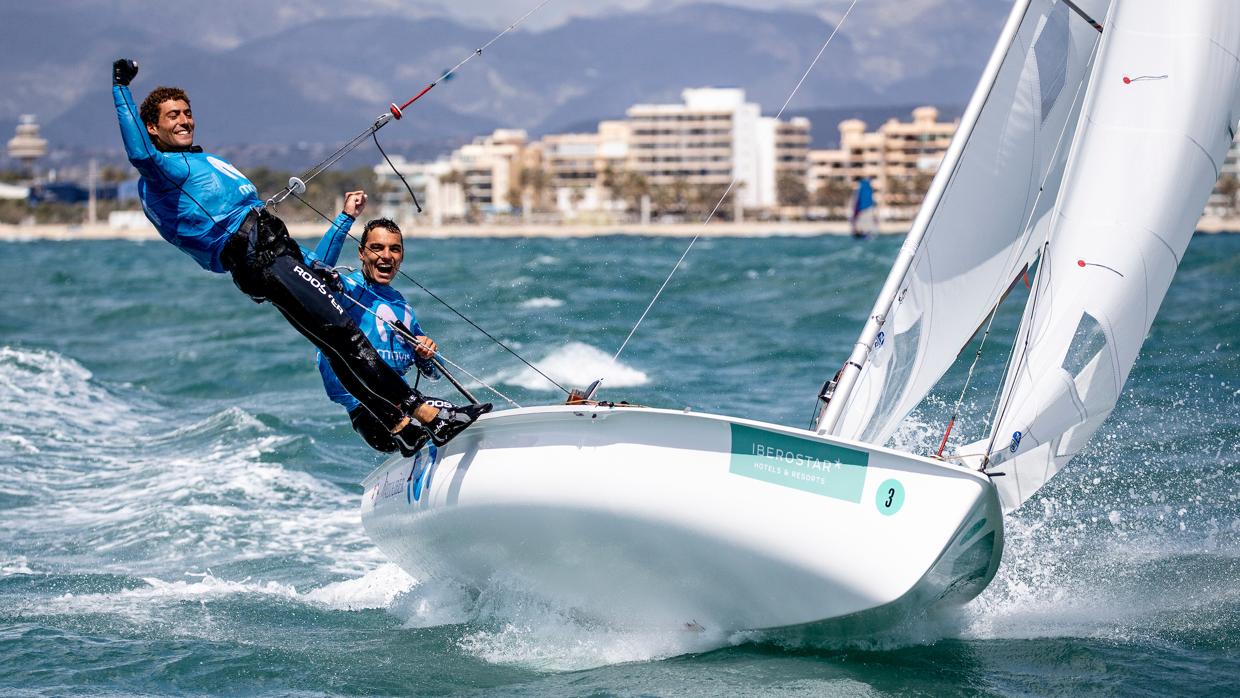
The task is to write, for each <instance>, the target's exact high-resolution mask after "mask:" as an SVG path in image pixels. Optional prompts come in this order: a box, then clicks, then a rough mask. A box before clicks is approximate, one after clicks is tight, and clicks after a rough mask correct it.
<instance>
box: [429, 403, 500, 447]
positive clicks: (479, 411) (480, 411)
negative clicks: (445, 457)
mask: <svg viewBox="0 0 1240 698" xmlns="http://www.w3.org/2000/svg"><path fill="white" fill-rule="evenodd" d="M427 402H442V401H431V400H427ZM436 406H437V407H438V405H436ZM490 411H491V403H489V402H484V403H482V404H480V405H461V406H459V407H457V406H454V405H451V404H449V405H448V406H447V407H439V414H437V415H435V419H434V420H433V421H432V422H431V423H430V424H427V425H425V426H426V431H427V432H429V433H430V437H431V441H433V442H434V443H435V445H436V446H443V445H444V444H446V443H448V442H449V441H451V440H452V437H454V436H456V435H457V434H459V433H461V432H462V431H465V428H466V427H468V426H469V425H470V424H473V423H474V422H475V421H476V420H477V419H478V418H479V417H481V416H482V415H484V414H486V413H487V412H490Z"/></svg>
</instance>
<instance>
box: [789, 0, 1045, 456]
mask: <svg viewBox="0 0 1240 698" xmlns="http://www.w3.org/2000/svg"><path fill="white" fill-rule="evenodd" d="M1031 2H1032V0H1018V2H1016V4H1015V5H1013V7H1012V11H1011V13H1010V14H1009V15H1008V19H1007V23H1006V24H1005V25H1004V27H1003V31H1002V33H1001V34H1000V36H999V41H998V42H996V44H995V48H994V51H993V52H991V55H990V59H989V61H987V63H986V68H985V70H984V71H983V72H982V79H981V80H980V81H978V85H977V88H976V89H975V90H974V92H973V96H972V97H971V98H970V100H969V105H968V107H967V108H966V109H965V112H964V114H963V115H962V116H961V119H960V126H959V128H957V130H956V134H955V136H954V137H953V138H952V142H951V144H950V145H949V146H948V148H947V153H946V154H945V155H944V156H943V162H942V163H941V164H940V165H939V170H938V172H936V173H935V176H934V179H933V180H932V181H931V183H930V188H929V190H928V191H927V192H926V198H925V199H924V200H923V201H922V205H921V208H920V209H918V211H917V216H916V218H915V219H914V220H913V225H912V227H911V228H910V229H909V232H908V235H907V236H906V237H905V239H904V244H903V245H901V247H900V253H899V255H898V256H897V257H896V262H895V264H894V265H893V266H892V267H891V271H890V272H889V273H888V275H887V281H886V282H885V283H884V284H883V287H882V289H881V290H880V291H879V294H878V298H877V299H876V300H875V302H874V307H873V309H872V310H871V311H870V314H869V317H868V318H867V319H866V323H865V325H864V326H863V327H862V329H861V334H860V336H859V337H858V338H857V342H856V344H854V345H853V350H852V353H851V354H850V355H849V357H848V360H847V361H846V362H845V363H844V366H843V368H842V369H840V374H839V378H838V379H837V380H838V383H837V384H836V386H835V392H834V394H833V395H832V397H831V400H830V401H829V402H826V403H825V404H824V405H822V407H821V408H820V409H819V411H818V417H817V420H816V422H815V425H814V428H815V430H816V431H817V432H818V433H819V434H834V433H836V430H837V427H838V426H839V421H840V416H841V415H842V414H843V412H844V407H845V406H846V405H847V404H848V401H849V398H850V396H851V394H852V391H853V389H854V388H855V387H856V383H857V378H858V376H859V375H860V374H861V370H862V367H863V366H864V365H865V362H866V361H867V360H868V359H869V354H870V348H871V347H872V346H873V345H874V340H875V338H876V337H877V336H878V333H879V332H880V331H881V330H882V328H883V326H884V325H885V324H886V322H887V316H888V314H889V313H890V312H891V308H892V306H893V305H894V304H895V301H896V295H897V294H898V293H899V292H900V287H901V286H902V285H903V283H904V279H905V278H906V277H907V276H908V273H909V270H910V269H911V268H912V266H913V261H914V259H915V258H916V255H917V249H918V248H919V247H920V246H921V241H922V240H923V239H924V237H925V234H926V231H927V229H928V228H929V224H930V220H931V218H932V217H933V215H934V211H935V209H936V208H938V205H939V202H940V201H941V200H942V197H943V193H944V191H946V189H947V184H948V182H949V181H950V180H951V178H952V176H953V175H954V174H955V170H956V167H957V166H958V165H959V163H960V156H961V153H963V152H964V147H965V144H966V143H967V142H968V140H969V136H970V135H971V134H972V133H973V129H974V128H975V127H976V126H977V120H978V118H979V117H980V115H981V112H982V107H983V106H985V104H986V98H987V96H988V95H989V94H990V91H991V90H992V89H993V87H994V84H995V81H996V80H997V79H998V77H999V70H1000V68H1001V67H1002V65H1003V61H1004V59H1005V58H1006V57H1007V53H1008V50H1009V49H1010V48H1011V46H1012V43H1013V42H1014V41H1015V40H1016V35H1017V32H1018V31H1019V29H1020V25H1021V22H1022V21H1023V20H1024V18H1025V14H1026V13H1027V12H1028V11H1029V6H1030V4H1031Z"/></svg>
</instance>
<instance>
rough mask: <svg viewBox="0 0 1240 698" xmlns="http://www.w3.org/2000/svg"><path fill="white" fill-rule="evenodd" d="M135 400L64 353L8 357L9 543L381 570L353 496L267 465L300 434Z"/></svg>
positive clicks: (3, 537) (127, 561) (124, 559)
mask: <svg viewBox="0 0 1240 698" xmlns="http://www.w3.org/2000/svg"><path fill="white" fill-rule="evenodd" d="M127 399H133V396H132V395H128V394H124V395H118V394H114V393H113V392H111V391H110V390H109V389H108V387H106V386H104V385H101V384H99V383H97V382H96V381H95V380H94V378H93V376H92V374H91V372H90V371H89V370H87V369H86V368H85V367H83V366H82V365H81V364H79V363H77V362H76V361H73V360H72V359H69V358H66V357H63V356H61V355H59V354H57V353H55V352H51V351H45V350H25V349H14V348H11V347H4V348H0V413H2V414H3V416H0V429H3V430H4V432H7V433H5V434H4V437H3V438H2V439H0V453H5V455H7V456H10V457H9V458H8V463H7V465H8V467H5V468H2V469H0V492H3V493H12V496H11V497H9V498H8V499H9V500H11V504H13V505H14V506H13V507H12V508H10V509H9V510H8V511H9V516H7V517H6V524H5V526H4V527H3V530H2V531H0V547H3V548H5V549H7V550H9V551H12V552H13V553H14V554H24V555H26V556H28V557H31V559H34V556H35V555H36V554H39V551H40V550H43V551H47V550H73V551H74V553H73V555H74V557H75V559H77V560H79V562H80V563H81V564H85V565H87V566H88V567H90V568H92V569H105V570H106V569H111V570H116V571H119V572H124V573H129V572H130V571H131V570H133V569H135V568H137V569H143V570H146V571H148V572H151V573H155V574H157V575H159V574H166V573H168V572H170V571H171V570H176V569H184V567H185V565H186V563H193V564H200V565H204V566H206V565H220V564H224V563H238V562H241V563H244V562H245V561H253V560H261V559H282V560H287V561H289V562H292V563H294V564H300V565H302V566H306V565H308V566H310V567H312V568H314V569H318V570H321V571H326V572H329V573H333V574H354V575H356V574H362V573H364V572H367V571H369V570H371V569H374V568H375V567H376V566H377V565H378V564H380V563H381V562H382V561H383V556H382V554H381V553H379V552H378V551H377V550H376V549H375V548H374V547H373V546H372V545H371V544H370V543H369V540H368V539H367V538H366V535H365V533H364V531H363V530H362V527H361V524H360V521H359V516H358V513H357V499H356V496H355V495H354V494H352V493H350V492H348V491H346V490H344V489H342V488H341V487H339V486H338V485H335V484H333V483H330V482H327V481H325V480H322V479H320V478H317V477H315V476H314V475H313V474H311V473H307V472H303V471H299V470H294V469H289V468H285V467H284V466H283V465H282V464H280V463H277V462H271V460H270V459H269V455H270V454H272V453H274V452H276V451H277V450H278V449H280V448H281V447H283V446H285V445H286V444H287V443H289V442H290V441H291V440H294V439H297V438H300V437H298V436H296V435H291V434H287V433H283V432H274V431H273V430H272V429H271V428H269V427H267V426H265V425H264V424H263V423H262V422H261V421H259V420H258V419H257V418H256V417H255V416H254V415H252V414H250V413H248V412H246V411H245V410H243V409H241V408H240V407H235V406H234V407H227V408H224V409H222V410H219V411H216V412H212V413H210V414H207V415H205V416H202V417H199V418H196V419H185V417H187V416H188V415H185V414H183V413H177V412H175V411H169V410H167V409H160V407H159V406H158V405H149V406H143V410H145V411H149V413H150V414H145V413H143V412H140V411H139V410H138V409H135V407H134V406H133V405H131V404H130V403H128V402H127V401H126V400H127ZM169 414H171V415H172V418H171V419H169V417H168V416H169ZM161 419H169V421H167V422H164V421H160V420H161Z"/></svg>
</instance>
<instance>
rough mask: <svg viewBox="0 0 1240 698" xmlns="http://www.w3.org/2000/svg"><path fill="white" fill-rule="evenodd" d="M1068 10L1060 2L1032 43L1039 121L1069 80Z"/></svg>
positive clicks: (1044, 117) (1044, 118)
mask: <svg viewBox="0 0 1240 698" xmlns="http://www.w3.org/2000/svg"><path fill="white" fill-rule="evenodd" d="M1068 38H1069V37H1068V8H1067V7H1066V6H1065V5H1064V4H1063V3H1062V2H1061V3H1059V4H1058V5H1056V7H1055V9H1053V10H1051V11H1050V12H1048V13H1047V15H1046V21H1045V22H1044V23H1043V24H1042V31H1040V32H1038V38H1037V39H1035V40H1034V42H1033V55H1034V58H1035V59H1037V62H1038V83H1039V85H1040V86H1041V91H1042V121H1046V117H1047V115H1048V114H1050V113H1051V109H1053V108H1054V107H1055V100H1057V99H1058V98H1059V93H1060V92H1062V91H1063V86H1064V83H1065V82H1066V80H1067V76H1068Z"/></svg>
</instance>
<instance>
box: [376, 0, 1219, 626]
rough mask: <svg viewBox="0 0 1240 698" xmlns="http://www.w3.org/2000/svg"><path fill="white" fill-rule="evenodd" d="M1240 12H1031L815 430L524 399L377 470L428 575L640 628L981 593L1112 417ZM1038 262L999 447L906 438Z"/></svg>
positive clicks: (1192, 212) (1161, 288) (993, 65)
mask: <svg viewBox="0 0 1240 698" xmlns="http://www.w3.org/2000/svg"><path fill="white" fill-rule="evenodd" d="M1237 55H1240V4H1237V3H1234V2H1231V1H1230V0H1199V1H1196V2H1192V3H1183V4H1177V6H1176V7H1175V8H1174V9H1172V8H1170V7H1169V6H1168V5H1167V4H1166V3H1164V2H1161V1H1160V0H1115V1H1114V2H1109V3H1108V2H1106V0H1075V1H1074V2H1068V1H1067V0H1017V1H1016V2H1015V4H1014V7H1013V9H1012V12H1011V14H1010V16H1009V18H1008V20H1007V22H1006V24H1005V25H1004V27H1003V30H1002V32H1001V34H1000V37H999V40H998V43H997V45H996V48H995V50H994V52H993V53H992V55H991V58H990V60H989V61H988V63H987V65H986V68H985V70H984V72H983V75H982V78H981V80H980V82H979V84H978V87H977V89H976V91H975V93H974V95H973V97H972V98H971V100H970V102H969V105H968V107H967V109H966V110H965V113H964V115H963V117H962V119H961V124H960V127H959V129H958V131H957V134H956V136H955V138H954V140H953V142H952V144H951V146H950V148H949V150H948V152H947V154H946V156H945V158H944V161H943V164H942V166H941V167H940V170H939V172H938V173H937V175H936V177H935V179H934V181H933V183H932V184H931V187H930V189H929V192H928V194H927V196H926V199H925V202H924V203H923V205H922V207H921V209H920V211H919V213H918V215H917V217H916V219H915V221H914V224H913V226H912V228H911V230H910V233H909V235H908V237H907V238H906V240H905V243H904V245H903V246H902V248H901V250H900V253H899V256H898V258H897V260H896V263H895V265H894V266H893V268H892V270H891V273H890V275H889V277H888V279H887V281H886V283H885V284H884V287H883V289H882V290H881V292H880V294H879V297H878V299H877V301H876V303H875V305H874V308H873V310H872V311H871V313H870V315H869V319H868V320H867V322H866V324H865V326H864V328H863V329H862V332H861V334H860V337H859V339H858V341H857V343H856V345H855V347H854V348H853V350H852V353H851V355H850V356H849V357H848V360H847V361H846V363H845V364H844V367H843V368H842V369H840V371H839V372H838V373H836V374H835V378H834V379H833V380H831V381H829V382H828V383H827V385H826V386H824V388H823V390H822V391H820V394H819V397H820V399H821V401H822V404H821V410H820V412H819V414H818V417H817V420H816V423H815V425H814V427H813V428H811V429H798V428H794V427H787V426H782V425H777V424H769V423H764V422H760V421H755V420H750V419H744V418H739V417H731V416H723V415H714V414H695V413H688V412H684V411H680V410H670V409H658V408H646V407H631V406H621V405H611V404H607V403H600V404H588V403H587V404H573V405H555V406H543V407H531V408H522V409H513V410H508V411H503V412H499V413H494V414H491V415H487V416H485V417H483V418H482V419H481V420H479V422H478V423H477V424H476V425H474V426H473V427H471V428H470V429H469V430H468V431H466V432H465V433H464V434H463V435H461V436H460V437H458V438H457V439H456V440H454V441H452V442H451V443H450V444H449V445H448V446H447V447H445V448H442V449H434V448H428V449H426V450H424V451H422V452H420V453H418V454H417V455H416V456H414V457H412V458H393V459H391V460H389V461H387V462H386V463H384V464H383V465H381V466H380V467H379V468H377V469H376V470H375V471H374V472H373V473H371V474H370V475H369V476H368V477H367V478H366V479H365V481H364V483H363V487H364V494H363V497H362V503H361V514H362V521H363V525H364V526H365V528H366V530H367V532H368V533H369V535H370V536H371V538H372V539H373V540H374V541H375V543H376V545H378V547H379V548H380V549H381V550H383V551H384V552H385V553H386V554H387V555H388V556H389V557H390V558H391V559H393V560H394V561H395V562H397V563H398V564H399V565H400V566H401V567H402V568H404V569H405V570H406V571H408V572H410V573H411V574H412V575H414V576H415V577H417V578H420V579H429V578H436V577H443V578H450V579H453V580H456V581H458V582H461V583H464V584H466V585H469V586H473V587H476V588H485V587H487V586H488V585H490V584H492V583H495V582H497V581H499V582H503V583H505V584H516V585H520V586H522V587H523V588H525V589H527V590H529V591H532V592H534V593H537V594H540V595H544V596H545V597H547V598H549V599H552V600H554V601H556V602H557V603H559V604H562V605H564V606H568V607H571V608H574V609H578V610H579V611H580V612H581V613H584V614H586V615H589V616H591V617H596V618H598V619H600V620H603V621H607V622H614V623H619V624H625V625H634V624H636V625H641V626H657V627H688V628H708V629H716V630H725V631H726V630H742V629H767V628H782V627H787V626H807V625H808V626H810V627H815V628H819V627H821V628H827V627H833V628H839V629H841V630H842V631H844V632H849V633H870V632H875V631H878V630H880V629H882V628H883V627H886V626H889V625H890V624H892V623H896V622H898V621H900V620H901V619H904V618H907V617H908V616H910V615H911V614H916V613H921V612H924V611H925V610H927V609H931V608H935V607H940V606H944V605H955V604H962V603H965V602H967V601H968V600H970V599H972V598H974V597H976V596H977V595H978V594H980V593H982V591H983V590H984V589H985V588H986V586H987V584H988V583H989V582H990V580H991V579H992V578H993V577H994V575H995V573H996V570H997V569H998V566H999V563H1000V559H1001V556H1002V552H1003V542H1004V529H1003V517H1004V514H1005V512H1010V511H1012V510H1014V509H1015V508H1017V507H1019V506H1020V505H1021V503H1023V502H1024V501H1026V500H1027V499H1028V498H1029V497H1030V496H1032V495H1033V494H1034V493H1035V492H1036V491H1037V490H1038V488H1039V487H1041V486H1042V485H1043V484H1044V483H1045V482H1046V481H1047V480H1048V479H1049V478H1050V477H1051V475H1053V474H1054V473H1055V472H1056V471H1058V470H1059V469H1060V468H1062V467H1063V466H1064V465H1065V464H1066V463H1067V462H1068V461H1069V460H1070V459H1071V458H1072V457H1073V456H1074V455H1075V454H1076V453H1078V452H1080V450H1081V448H1083V447H1084V445H1085V443H1086V442H1087V441H1088V440H1089V438H1090V436H1091V435H1092V434H1093V433H1094V432H1095V431H1096V430H1097V429H1098V428H1099V427H1100V426H1101V424H1102V422H1103V421H1104V420H1105V419H1106V416H1107V415H1108V414H1109V413H1110V411H1111V409H1112V408H1113V407H1114V405H1115V402H1116V400H1117V399H1118V397H1119V394H1120V390H1121V389H1122V386H1123V383H1124V381H1125V379H1126V378H1127V375H1128V371H1129V370H1130V369H1131V367H1132V364H1133V362H1134V361H1135V359H1136V355H1137V351H1138V349H1139V347H1140V345H1141V342H1142V340H1143V338H1144V336H1145V334H1146V332H1147V330H1148V329H1149V327H1150V324H1151V322H1152V321H1153V318H1154V314H1155V312H1156V311H1157V309H1158V306H1159V304H1160V303H1161V301H1162V298H1163V296H1164V294H1165V292H1166V290H1167V287H1168V285H1169V283H1170V281H1171V277H1172V275H1173V274H1174V271H1175V268H1176V265H1177V263H1178V261H1179V259H1180V257H1181V255H1182V253H1183V251H1184V249H1185V247H1186V245H1187V243H1188V240H1189V238H1190V237H1191V236H1192V233H1193V230H1194V227H1195V222H1196V219H1197V217H1198V215H1199V213H1200V211H1201V210H1202V208H1203V206H1204V204H1205V202H1206V199H1207V197H1208V195H1209V193H1210V190H1211V187H1212V185H1213V183H1214V181H1215V179H1216V178H1217V175H1218V169H1219V167H1220V166H1221V164H1222V161H1223V157H1224V154H1225V152H1226V150H1227V148H1228V145H1229V144H1230V142H1231V140H1232V136H1233V135H1234V126H1235V124H1236V119H1237V115H1238V113H1240V89H1238V87H1240V61H1238V60H1237ZM1026 273H1028V274H1031V275H1032V276H1033V277H1034V278H1033V280H1032V282H1031V289H1030V293H1029V301H1028V303H1027V305H1026V308H1025V311H1024V314H1023V317H1022V321H1021V324H1020V327H1019V330H1018V331H1017V333H1016V336H1015V337H1014V338H1012V351H1011V356H1010V359H1009V361H1008V367H1007V373H1006V378H1005V380H1004V381H1003V384H1002V388H1001V392H1000V394H999V396H998V400H997V405H998V408H997V409H996V412H995V415H994V417H993V420H992V421H991V423H990V424H989V425H980V427H981V428H978V429H976V432H977V433H982V432H983V431H984V432H985V433H987V437H986V438H984V439H981V440H980V441H978V442H976V443H973V444H969V445H966V446H961V447H960V448H958V449H957V450H956V451H955V452H954V453H948V454H947V455H946V456H944V457H941V458H930V457H925V456H922V455H917V454H913V453H906V452H901V451H898V450H895V449H892V448H888V447H886V446H884V444H885V443H887V442H888V440H889V439H890V437H891V436H892V434H893V433H894V431H895V430H896V428H897V427H898V426H899V424H900V423H901V422H902V421H903V420H904V419H905V417H906V416H907V415H909V414H910V412H911V411H912V410H913V409H914V408H915V407H916V406H917V404H918V403H919V402H920V401H921V400H922V399H923V398H924V397H925V395H926V394H927V392H928V391H929V390H930V389H931V388H932V387H933V386H934V385H935V383H937V382H938V381H939V379H940V378H941V377H942V376H943V375H944V373H945V372H946V371H947V369H948V368H949V367H950V366H951V365H952V363H953V362H954V361H955V359H956V357H957V354H958V353H959V352H960V350H961V348H962V347H964V346H965V345H966V344H968V343H969V342H970V340H971V339H972V338H973V337H974V336H975V334H976V333H977V332H978V331H979V329H980V328H983V327H984V326H985V325H986V323H987V320H988V318H990V317H992V315H993V313H994V311H995V308H996V307H997V306H998V304H999V303H1000V302H1001V301H1002V300H1003V299H1004V297H1005V296H1006V295H1007V291H1008V290H1009V289H1010V288H1011V286H1012V284H1013V282H1014V280H1017V279H1020V278H1023V277H1024V275H1025V274H1026Z"/></svg>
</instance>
